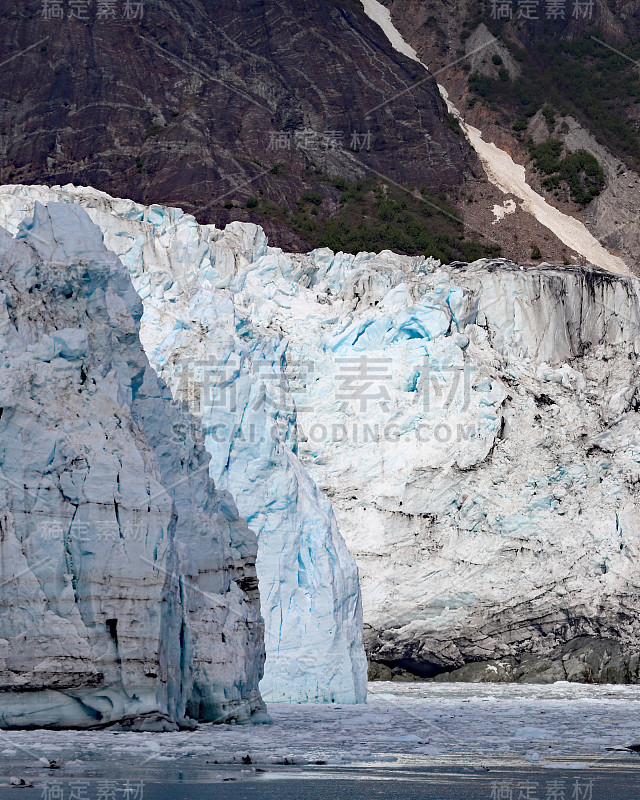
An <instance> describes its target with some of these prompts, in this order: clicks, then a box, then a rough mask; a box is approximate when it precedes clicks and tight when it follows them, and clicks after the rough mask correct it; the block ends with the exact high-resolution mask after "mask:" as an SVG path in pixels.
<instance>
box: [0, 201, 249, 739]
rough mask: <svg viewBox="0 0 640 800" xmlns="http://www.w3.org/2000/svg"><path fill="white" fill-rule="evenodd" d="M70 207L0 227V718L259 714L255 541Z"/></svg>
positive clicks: (146, 724) (128, 296)
mask: <svg viewBox="0 0 640 800" xmlns="http://www.w3.org/2000/svg"><path fill="white" fill-rule="evenodd" d="M141 314H142V304H141V302H140V300H139V298H138V296H137V294H136V293H135V291H134V289H133V286H132V285H131V281H130V279H129V275H128V273H127V271H126V269H125V268H124V267H123V266H122V264H121V263H120V262H119V260H118V259H117V257H116V256H115V255H114V254H113V253H112V252H110V251H109V250H107V249H106V247H105V246H104V244H103V241H102V235H101V233H100V231H99V229H98V228H97V227H96V226H95V225H94V224H93V223H92V222H91V221H90V219H89V217H88V216H87V214H86V213H85V212H84V211H83V210H82V209H80V208H78V207H77V206H73V205H69V204H62V203H57V204H56V203H50V204H49V205H48V206H47V207H46V208H45V207H43V206H41V205H39V204H36V205H35V207H34V209H33V215H27V216H26V218H24V219H23V220H22V221H21V223H20V225H19V227H18V230H17V236H16V238H12V237H11V235H10V234H9V233H8V232H7V231H6V230H4V229H1V230H0V371H1V374H2V381H1V382H0V409H1V410H0V529H1V532H2V535H1V537H0V601H1V602H0V682H1V688H2V691H1V692H0V727H21V728H24V727H56V728H62V727H80V728H86V727H97V726H111V725H114V724H117V725H120V726H122V727H126V728H129V729H134V730H140V729H142V730H171V729H174V728H176V727H177V726H184V725H192V724H193V723H194V722H197V721H227V720H231V719H235V720H249V719H251V718H254V719H255V718H256V717H258V716H260V715H262V716H264V704H263V702H262V700H261V697H260V693H259V690H258V682H259V679H260V677H261V675H262V669H263V663H264V644H263V625H262V620H261V618H260V609H259V599H258V591H257V580H256V572H255V560H256V550H257V543H256V539H255V535H254V534H253V533H252V532H251V531H250V530H249V529H248V527H247V525H246V523H245V522H244V521H243V520H242V519H241V518H240V517H239V515H238V512H237V509H236V507H235V505H234V503H233V500H232V499H231V497H230V495H229V494H228V493H227V492H224V491H217V490H216V489H215V487H214V484H213V481H212V480H211V479H210V478H209V475H208V463H209V456H208V455H207V453H206V451H205V450H204V448H203V447H202V446H201V445H200V444H197V443H194V442H193V440H191V441H189V440H188V439H186V438H185V437H184V436H183V435H181V431H183V430H184V429H190V428H191V427H192V418H191V417H190V415H189V414H188V413H185V412H184V411H182V410H180V409H179V408H178V406H177V405H176V404H175V402H174V401H173V400H172V398H171V394H170V392H169V390H168V388H167V387H166V385H165V384H164V382H163V381H162V380H160V379H159V378H158V377H157V375H156V373H155V372H154V370H153V369H152V368H151V366H150V365H149V362H148V359H147V357H146V356H145V354H144V351H143V349H142V345H141V344H140V340H139V323H140V317H141Z"/></svg>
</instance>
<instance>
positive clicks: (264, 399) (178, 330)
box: [0, 187, 367, 703]
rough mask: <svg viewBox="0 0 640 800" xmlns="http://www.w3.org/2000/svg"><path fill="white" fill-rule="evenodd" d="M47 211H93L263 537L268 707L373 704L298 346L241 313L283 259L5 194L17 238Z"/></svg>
mask: <svg viewBox="0 0 640 800" xmlns="http://www.w3.org/2000/svg"><path fill="white" fill-rule="evenodd" d="M36 199H40V200H41V201H42V202H51V201H52V200H55V199H61V200H66V201H67V202H78V203H81V204H82V205H84V206H85V207H86V208H87V211H88V213H89V214H90V215H91V217H92V218H93V220H94V221H95V222H96V223H97V224H98V225H99V226H100V227H101V229H102V230H103V232H104V235H105V242H106V244H107V246H108V247H110V248H111V249H113V250H114V251H115V252H116V253H117V254H118V255H119V256H120V257H121V259H122V261H123V263H124V264H125V265H126V266H127V267H128V268H129V271H130V274H131V277H132V279H133V283H134V286H135V287H136V289H137V291H138V293H139V294H140V296H141V298H142V300H143V302H144V307H145V312H144V315H143V318H142V330H141V339H142V342H143V345H144V347H145V350H146V352H147V354H148V356H149V358H150V360H151V363H152V364H153V366H154V367H155V368H156V370H157V371H158V372H159V373H160V374H161V375H162V377H163V378H164V380H166V382H167V383H168V384H169V386H170V387H171V389H172V391H173V393H174V396H176V397H179V398H181V399H182V400H184V401H185V402H186V403H188V405H189V408H190V409H191V411H192V412H193V413H194V414H195V415H196V416H198V417H199V418H200V419H201V420H202V426H203V429H204V434H205V435H204V439H203V442H204V445H205V447H206V448H207V450H208V451H209V453H211V456H212V458H211V463H210V473H211V476H212V477H213V479H214V480H215V483H216V485H217V486H218V487H219V488H223V489H226V490H228V491H229V492H230V493H231V494H232V496H233V498H234V500H235V502H236V503H237V506H238V509H239V511H240V513H241V514H242V516H243V517H245V518H246V519H247V521H248V524H249V526H250V527H251V528H252V530H254V531H255V532H256V533H257V535H258V543H259V545H258V560H257V571H258V577H259V579H260V587H261V600H262V614H263V617H264V620H265V646H266V652H267V660H266V665H265V676H264V679H263V680H262V682H261V684H260V688H261V692H262V696H263V697H264V699H265V700H266V701H267V702H277V701H290V700H293V701H324V702H332V701H335V702H340V703H346V702H362V701H364V700H365V697H366V675H367V665H366V658H365V654H364V649H363V645H362V608H361V600H360V587H359V582H358V571H357V568H356V564H355V562H354V560H353V558H352V557H351V555H350V554H349V552H348V550H347V548H346V546H345V543H344V541H343V539H342V537H341V535H340V532H339V530H338V525H337V523H336V519H335V516H334V513H333V510H332V508H331V504H330V503H329V501H328V500H327V499H326V497H324V496H323V495H322V493H321V492H320V491H319V490H318V487H317V486H316V485H315V484H314V482H313V481H312V480H311V478H310V477H309V475H308V473H307V471H306V470H305V469H304V467H303V466H302V464H301V463H300V460H299V458H298V455H297V450H298V439H297V431H296V409H295V404H294V402H293V399H292V396H291V392H290V389H289V386H288V380H287V376H286V365H287V342H286V340H285V338H284V337H283V335H282V332H281V331H278V330H276V329H268V328H265V327H263V326H262V325H261V324H260V323H259V322H258V323H257V324H254V321H253V319H252V315H251V314H249V313H247V310H246V309H245V308H243V307H242V305H237V304H236V302H235V301H236V298H237V297H238V293H239V292H242V291H243V287H244V284H245V282H246V281H247V280H250V281H252V285H254V278H253V272H252V269H253V264H254V263H255V262H256V261H259V260H260V259H262V258H266V259H267V263H270V259H271V260H272V257H271V256H270V255H269V254H270V253H279V252H280V251H277V250H274V249H273V248H269V247H268V246H267V240H266V237H265V235H264V233H263V232H262V230H261V229H260V228H258V227H256V226H255V225H242V224H240V223H233V224H231V225H230V226H228V227H227V228H226V229H225V231H224V232H222V231H219V230H217V229H216V228H214V227H213V226H199V225H197V223H196V222H195V220H194V219H193V218H192V217H188V216H185V215H184V214H182V212H181V211H179V210H177V209H166V208H162V207H159V206H153V207H151V208H145V207H143V206H139V205H137V204H135V203H132V202H131V201H126V200H114V199H113V198H110V197H109V196H108V195H105V194H103V193H101V192H95V191H93V190H84V189H77V190H76V189H73V187H70V188H66V189H64V190H56V189H53V190H52V189H47V188H45V187H29V188H28V189H27V188H26V187H20V188H18V189H16V188H15V187H6V191H5V192H3V194H2V200H0V205H2V208H3V212H2V213H1V214H0V224H2V222H3V221H4V223H5V224H7V225H8V226H9V228H10V229H11V230H16V229H17V226H18V224H19V222H20V220H21V219H22V217H23V216H25V214H27V213H29V210H30V209H31V208H32V207H33V204H34V202H35V200H36ZM247 267H250V268H251V269H247ZM259 286H260V287H261V284H259ZM256 288H258V285H257V284H256ZM198 431H199V426H197V427H196V428H195V429H194V428H188V427H186V428H185V430H183V431H182V435H183V436H185V437H186V438H187V439H189V438H190V437H192V436H193V434H194V433H195V434H196V435H197V433H198Z"/></svg>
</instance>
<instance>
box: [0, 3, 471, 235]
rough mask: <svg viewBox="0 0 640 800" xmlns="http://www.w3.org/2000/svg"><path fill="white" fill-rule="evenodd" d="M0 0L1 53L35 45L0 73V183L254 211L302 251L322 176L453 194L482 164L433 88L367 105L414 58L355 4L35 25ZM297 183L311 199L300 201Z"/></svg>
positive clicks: (331, 193)
mask: <svg viewBox="0 0 640 800" xmlns="http://www.w3.org/2000/svg"><path fill="white" fill-rule="evenodd" d="M0 9H1V11H0V21H1V23H2V24H1V26H0V37H1V41H2V52H3V53H6V54H7V55H8V56H13V55H15V54H19V53H20V52H21V51H23V50H24V49H25V48H30V47H31V46H32V45H34V43H37V42H40V41H41V40H44V41H43V43H42V44H41V45H40V46H38V47H35V48H32V49H30V50H28V52H26V53H24V55H21V56H18V57H17V59H16V60H15V61H14V62H13V63H15V65H16V69H10V70H6V71H3V73H2V75H1V76H0V99H1V100H2V102H1V103H0V127H1V130H2V137H1V139H0V148H1V153H0V155H1V163H0V166H1V167H2V174H1V175H0V178H1V179H2V180H3V182H7V181H9V182H10V181H14V182H22V183H31V182H39V183H47V184H55V183H60V184H64V183H67V182H74V183H76V184H84V185H91V186H94V187H96V188H98V189H103V190H105V191H107V192H109V193H111V194H112V195H116V196H125V197H130V198H132V199H134V200H136V201H144V202H146V203H153V202H161V203H164V204H170V205H177V206H180V207H182V208H183V209H184V210H186V211H189V212H193V213H194V214H195V215H196V216H197V218H198V219H199V220H200V221H202V222H217V223H226V222H228V221H229V220H231V219H236V218H241V219H245V220H250V219H251V220H256V221H264V223H265V227H266V230H267V233H268V234H269V235H270V237H271V239H272V240H273V242H274V243H275V244H288V245H290V246H295V247H303V248H305V247H306V239H305V237H311V238H313V236H314V233H313V226H314V224H315V223H316V216H317V215H318V214H319V216H320V217H321V218H323V217H327V216H330V215H333V214H335V213H336V212H337V211H339V199H340V197H341V193H342V190H341V189H340V188H336V186H333V185H332V181H331V180H330V179H327V177H326V176H340V178H341V179H342V180H343V181H352V182H353V181H356V180H357V179H359V178H366V177H372V176H373V177H375V178H376V180H382V179H381V178H379V176H378V173H379V174H380V175H382V176H385V177H386V178H389V179H391V180H395V181H398V182H399V183H401V184H402V185H403V186H406V187H408V188H409V189H410V190H411V191H412V192H413V191H415V190H420V189H421V188H422V187H426V188H427V189H428V190H429V192H431V193H432V194H433V195H438V194H440V193H445V194H449V195H450V197H451V199H452V200H453V201H454V202H457V193H458V190H459V187H460V186H461V185H462V184H464V183H465V181H466V180H467V179H471V180H473V178H474V175H476V176H477V175H479V174H481V170H480V167H479V164H478V162H477V159H476V158H475V155H474V154H473V151H472V150H471V149H470V148H469V147H468V145H467V143H466V142H465V141H464V139H463V138H462V137H460V136H459V135H457V134H456V133H455V132H454V131H452V130H451V129H450V128H449V127H447V125H446V124H445V118H446V109H445V107H444V105H443V103H442V100H441V98H440V97H439V95H438V93H437V90H436V88H435V87H434V86H433V85H432V84H429V83H426V84H422V85H421V86H419V87H418V88H417V89H416V90H415V91H411V92H409V93H404V94H402V96H400V97H399V99H398V100H397V101H396V102H395V103H394V105H393V109H392V110H391V109H390V108H389V107H387V106H382V107H379V106H380V105H381V104H382V103H383V102H384V101H385V99H386V98H388V97H390V96H395V95H398V94H401V93H402V92H404V90H405V89H406V88H407V87H408V86H411V85H412V82H413V80H414V77H415V76H416V74H417V71H418V70H417V68H416V66H415V65H414V64H412V63H411V61H410V60H408V59H406V58H404V57H402V56H399V55H398V54H397V53H396V52H395V51H394V50H393V49H392V48H391V47H390V46H389V44H388V42H387V41H386V39H385V37H384V35H382V33H381V31H380V30H379V29H378V28H377V26H376V25H374V24H372V23H371V21H370V20H369V19H368V18H367V17H366V15H365V14H364V13H363V11H362V7H361V5H360V3H359V2H357V0H340V1H339V0H310V1H309V2H306V3H304V4H303V6H301V5H300V3H298V2H296V0H277V2H276V0H264V2H262V1H258V0H220V1H219V2H216V3H208V2H201V0H179V2H177V3H168V2H164V1H163V0H150V1H149V2H148V3H147V4H146V10H145V14H144V16H143V18H142V19H141V20H129V21H127V20H123V19H121V18H118V19H115V20H99V19H96V18H95V10H94V9H93V8H92V10H91V14H90V18H89V20H87V21H83V20H77V19H64V20H46V19H42V18H41V5H40V4H39V3H37V2H35V0H30V2H28V3H27V4H26V5H24V6H20V7H17V6H15V4H13V3H10V2H8V0H4V2H2V3H1V4H0ZM378 107H379V108H378ZM373 109H376V110H373ZM354 134H355V135H356V140H355V147H353V146H352V145H353V144H354ZM369 137H370V138H369ZM310 192H319V194H320V195H321V202H319V203H318V202H316V201H315V200H314V201H313V202H308V201H304V200H302V208H301V210H297V209H298V207H297V205H296V204H297V202H298V201H300V200H301V198H304V197H305V195H307V194H309V193H310ZM252 197H253V198H254V201H257V204H256V205H255V206H253V203H250V204H249V205H250V206H252V207H251V208H247V207H246V206H247V201H248V200H250V198H252ZM234 204H235V206H236V207H235V208H225V206H231V205H234ZM312 212H314V213H312ZM436 217H437V224H438V225H440V226H441V227H442V226H443V225H445V226H448V227H447V228H446V229H447V231H449V232H453V233H454V234H459V233H461V232H462V231H461V227H460V226H459V225H457V223H455V221H454V220H451V219H450V218H449V217H447V216H446V215H444V216H441V217H438V215H436ZM430 224H431V222H430V221H427V225H430Z"/></svg>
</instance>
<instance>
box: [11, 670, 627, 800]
mask: <svg viewBox="0 0 640 800" xmlns="http://www.w3.org/2000/svg"><path fill="white" fill-rule="evenodd" d="M269 713H270V715H271V718H272V720H273V723H272V724H271V725H258V726H212V725H205V726H201V727H200V728H199V729H198V730H197V731H193V732H180V733H161V734H149V733H114V732H110V731H91V732H70V731H63V732H60V731H4V732H0V758H1V761H0V763H1V769H0V782H1V783H3V784H4V786H3V787H0V800H4V798H13V797H24V798H31V797H43V798H45V800H46V799H47V798H50V799H51V800H134V798H135V800H143V798H157V799H158V800H164V798H194V800H205V798H210V797H212V798H217V797H220V798H229V800H240V798H245V797H246V798H259V800H262V798H264V800H271V798H274V800H275V798H279V799H280V798H281V799H282V800H288V798H300V799H303V798H310V799H311V798H334V797H335V798H342V797H349V798H351V800H358V799H359V798H370V797H385V798H388V799H389V800H392V799H393V798H398V800H404V798H451V799H452V800H466V798H479V800H605V799H606V798H616V799H617V800H625V799H626V798H635V800H638V798H640V755H639V754H637V753H636V752H635V751H634V750H632V749H630V746H632V745H636V744H638V745H640V687H633V686H585V685H578V684H569V683H556V684H553V685H550V686H534V685H515V684H433V683H413V684H410V683H373V684H369V701H368V703H367V704H366V705H362V706H339V705H293V706H277V705H273V706H270V708H269ZM51 762H54V764H53V766H54V768H53V769H51V768H50V764H51ZM11 778H13V779H14V781H15V780H24V781H25V782H26V783H30V782H33V784H34V786H33V788H10V786H9V784H10V781H11Z"/></svg>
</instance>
